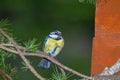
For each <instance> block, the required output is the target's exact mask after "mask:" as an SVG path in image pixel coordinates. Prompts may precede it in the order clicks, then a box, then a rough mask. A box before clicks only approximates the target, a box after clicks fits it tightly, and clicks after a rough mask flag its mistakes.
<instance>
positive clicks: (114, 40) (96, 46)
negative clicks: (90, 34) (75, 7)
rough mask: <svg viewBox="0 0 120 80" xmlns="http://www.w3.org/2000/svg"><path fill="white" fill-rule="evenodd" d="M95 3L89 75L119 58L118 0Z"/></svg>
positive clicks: (119, 3)
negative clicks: (93, 35)
mask: <svg viewBox="0 0 120 80" xmlns="http://www.w3.org/2000/svg"><path fill="white" fill-rule="evenodd" d="M99 1H100V2H99V3H97V5H96V15H95V37H94V39H93V48H92V65H91V75H93V74H99V73H101V72H102V71H103V70H104V68H105V67H106V66H111V65H112V64H114V63H115V62H116V61H117V60H118V59H119V58H120V9H119V7H120V0H99Z"/></svg>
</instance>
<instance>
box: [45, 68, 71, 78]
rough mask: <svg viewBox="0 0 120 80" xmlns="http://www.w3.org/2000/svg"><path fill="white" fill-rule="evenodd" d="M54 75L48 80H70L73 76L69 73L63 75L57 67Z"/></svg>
mask: <svg viewBox="0 0 120 80" xmlns="http://www.w3.org/2000/svg"><path fill="white" fill-rule="evenodd" d="M53 70H54V71H53V73H52V75H51V78H49V79H47V80H69V79H70V78H71V77H72V76H73V74H72V73H67V74H66V75H63V74H62V73H61V72H60V70H59V69H58V68H57V66H54V68H53Z"/></svg>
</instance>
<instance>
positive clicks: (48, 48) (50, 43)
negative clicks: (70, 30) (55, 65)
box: [43, 38, 64, 56]
mask: <svg viewBox="0 0 120 80" xmlns="http://www.w3.org/2000/svg"><path fill="white" fill-rule="evenodd" d="M63 45H64V40H63V39H60V40H55V39H53V38H49V39H48V40H47V41H46V44H45V47H44V49H43V51H44V53H49V52H52V51H53V50H54V48H55V47H56V46H57V49H56V52H55V56H56V55H57V54H58V53H59V52H60V51H61V49H62V47H63Z"/></svg>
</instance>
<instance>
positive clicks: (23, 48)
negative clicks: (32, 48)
mask: <svg viewBox="0 0 120 80" xmlns="http://www.w3.org/2000/svg"><path fill="white" fill-rule="evenodd" d="M1 45H3V46H6V47H14V45H13V44H10V43H2V44H1ZM18 47H19V49H21V50H23V51H26V50H27V48H26V47H22V46H18Z"/></svg>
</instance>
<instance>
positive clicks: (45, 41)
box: [42, 35, 49, 50]
mask: <svg viewBox="0 0 120 80" xmlns="http://www.w3.org/2000/svg"><path fill="white" fill-rule="evenodd" d="M48 38H49V35H47V36H46V38H45V40H44V42H43V46H42V50H43V49H44V47H45V44H46V41H47V40H48Z"/></svg>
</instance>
